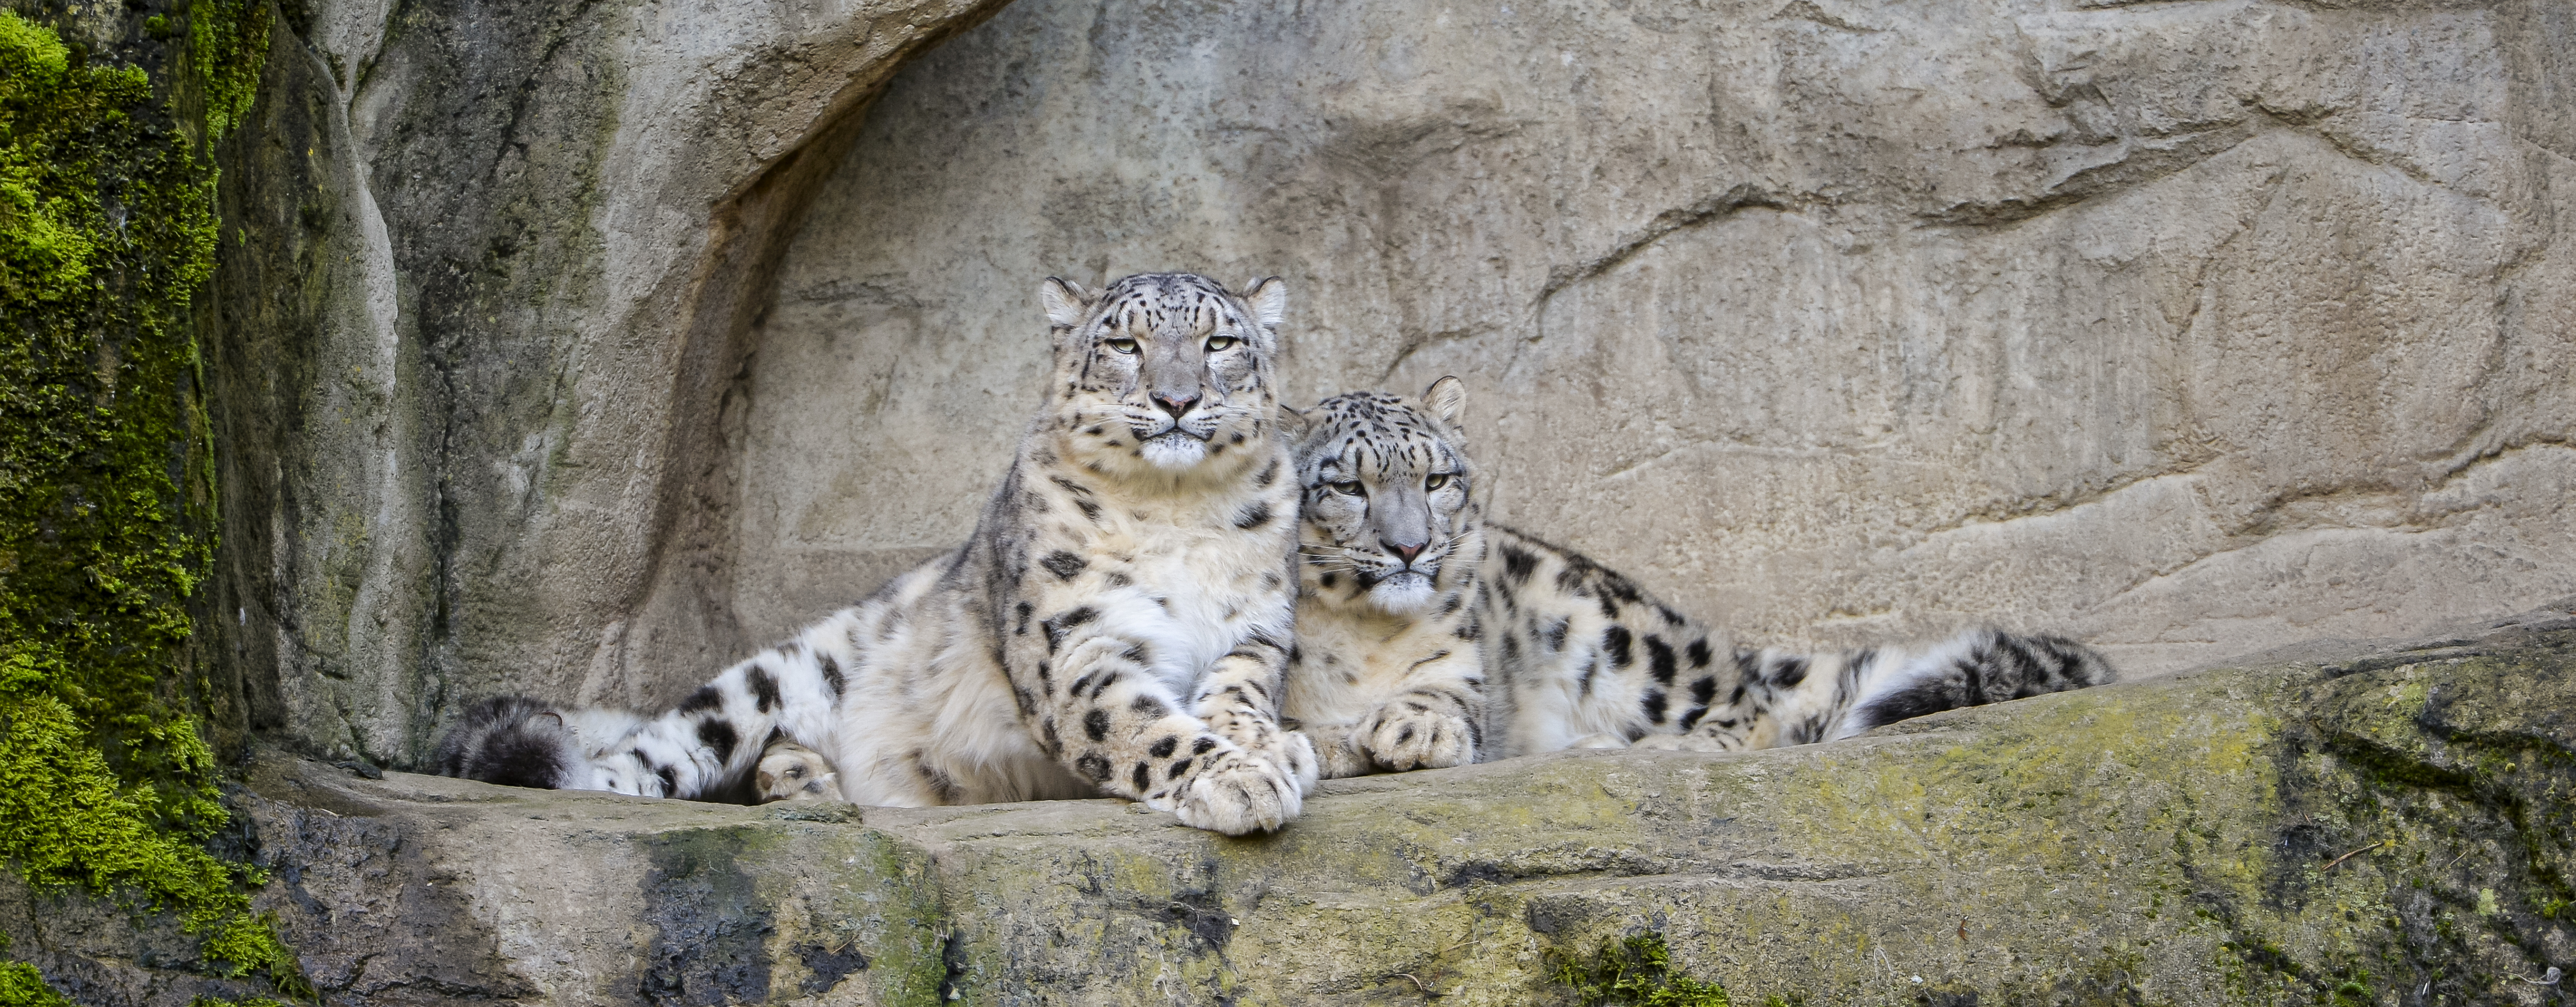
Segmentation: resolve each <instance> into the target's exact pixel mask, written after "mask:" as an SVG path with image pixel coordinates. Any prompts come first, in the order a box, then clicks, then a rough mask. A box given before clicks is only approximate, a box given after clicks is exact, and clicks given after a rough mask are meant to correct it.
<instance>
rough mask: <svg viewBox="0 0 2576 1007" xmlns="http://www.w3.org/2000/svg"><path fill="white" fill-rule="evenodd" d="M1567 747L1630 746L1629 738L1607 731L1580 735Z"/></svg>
mask: <svg viewBox="0 0 2576 1007" xmlns="http://www.w3.org/2000/svg"><path fill="white" fill-rule="evenodd" d="M1565 747H1567V748H1626V747H1628V739H1626V738H1622V737H1620V736H1618V735H1616V734H1609V733H1606V732H1605V733H1601V734H1587V735H1584V736H1582V737H1580V738H1576V739H1574V743H1573V744H1571V745H1567V746H1565Z"/></svg>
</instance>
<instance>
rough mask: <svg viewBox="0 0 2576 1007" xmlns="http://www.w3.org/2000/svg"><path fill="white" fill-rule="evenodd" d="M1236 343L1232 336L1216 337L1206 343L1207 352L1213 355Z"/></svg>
mask: <svg viewBox="0 0 2576 1007" xmlns="http://www.w3.org/2000/svg"><path fill="white" fill-rule="evenodd" d="M1237 341H1238V340H1236V339H1235V338H1234V337H1233V336H1216V337H1214V338H1211V339H1209V340H1208V341H1207V351H1208V352H1210V353H1214V352H1216V351H1218V350H1222V349H1226V348H1227V347H1230V346H1233V345H1234V344H1235V343H1236V342H1237Z"/></svg>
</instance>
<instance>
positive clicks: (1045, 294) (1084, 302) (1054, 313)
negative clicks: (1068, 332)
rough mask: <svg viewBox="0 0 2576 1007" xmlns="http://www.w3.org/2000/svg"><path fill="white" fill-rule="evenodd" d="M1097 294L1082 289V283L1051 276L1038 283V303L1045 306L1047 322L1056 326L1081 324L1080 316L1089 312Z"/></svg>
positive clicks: (1067, 326) (1065, 326)
mask: <svg viewBox="0 0 2576 1007" xmlns="http://www.w3.org/2000/svg"><path fill="white" fill-rule="evenodd" d="M1097 296H1098V295H1095V294H1093V293H1092V292H1091V291H1088V290H1084V289H1082V284H1079V283H1075V282H1073V281H1071V280H1063V279H1057V278H1056V277H1052V276H1050V277H1047V278H1046V282H1044V283H1040V284H1038V303H1039V304H1041V305H1044V306H1045V307H1046V316H1047V324H1049V325H1053V326H1055V327H1057V328H1062V329H1070V328H1073V327H1075V326H1077V325H1081V324H1082V316H1084V315H1087V314H1090V313H1091V302H1092V300H1093V299H1094V298H1096V297H1097Z"/></svg>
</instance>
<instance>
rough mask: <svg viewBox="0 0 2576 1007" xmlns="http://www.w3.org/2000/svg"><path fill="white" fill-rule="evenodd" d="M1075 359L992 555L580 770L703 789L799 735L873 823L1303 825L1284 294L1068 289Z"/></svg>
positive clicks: (991, 520)
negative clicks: (902, 810) (1293, 726)
mask: <svg viewBox="0 0 2576 1007" xmlns="http://www.w3.org/2000/svg"><path fill="white" fill-rule="evenodd" d="M1040 299H1041V301H1042V302H1043V303H1044V306H1045V308H1046V315H1047V319H1048V322H1049V325H1050V331H1051V333H1052V341H1053V343H1054V354H1055V366H1054V371H1053V374H1052V376H1051V377H1050V379H1049V381H1048V385H1047V390H1046V401H1045V405H1044V407H1043V408H1042V409H1041V410H1040V411H1039V413H1038V416H1037V418H1036V419H1035V420H1034V421H1033V422H1032V423H1031V425H1030V428H1029V432H1028V434H1027V435H1026V436H1025V437H1024V438H1023V439H1022V441H1021V444H1020V447H1019V450H1018V454H1017V457H1016V458H1014V460H1013V462H1012V464H1011V468H1010V470H1009V472H1008V473H1007V474H1005V475H1004V476H1003V478H1002V483H1001V486H1000V487H999V488H998V489H997V490H996V491H995V492H994V494H993V496H992V498H991V501H990V502H989V503H988V504H987V505H986V506H985V508H984V513H983V516H982V518H981V520H980V521H979V522H978V523H977V525H976V529H975V533H974V536H973V537H972V538H971V539H970V540H968V541H967V543H966V544H965V545H963V546H961V547H959V548H958V549H956V550H953V551H951V552H950V553H948V554H946V555H945V556H942V557H939V558H937V559H934V560H932V561H930V562H928V563H926V564H924V565H922V566H920V567H917V568H915V569H913V570H912V571H910V572H908V573H905V574H903V575H901V576H899V577H896V578H895V579H894V580H893V581H892V582H890V583H888V584H886V585H885V586H884V587H883V588H881V589H879V590H878V591H877V592H876V593H875V594H874V595H872V596H870V597H869V598H868V599H867V600H865V601H863V602H861V603H860V604H859V605H857V606H856V607H853V608H850V609H846V610H844V611H841V612H838V613H834V614H833V615H831V616H829V617H827V618H825V619H823V620H822V621H821V622H818V623H816V624H815V625H813V626H812V627H809V628H807V629H806V630H805V631H804V632H802V633H800V634H798V635H797V637H796V638H795V639H792V640H789V641H788V642H786V643H784V644H781V645H779V646H778V647H775V648H773V649H771V650H769V651H767V652H765V653H762V654H759V655H757V656H754V657H752V658H751V659H749V660H746V661H744V662H742V663H740V664H737V665H735V666H733V667H731V668H728V669H726V670H725V671H724V672H723V673H721V674H719V675H717V676H716V677H715V679H714V681H712V682H710V683H708V684H707V685H705V686H703V687H701V688H699V689H698V690H697V691H695V692H693V693H691V694H690V695H689V696H688V698H686V699H684V700H683V701H681V703H680V704H679V705H678V707H677V708H675V709H672V710H670V711H668V712H666V713H664V714H662V715H661V716H659V717H657V718H655V719H653V720H651V721H649V722H646V723H644V724H643V725H641V726H640V727H638V728H637V729H636V730H635V731H634V732H632V734H631V735H630V736H629V737H628V738H627V739H626V745H625V747H624V748H623V750H621V751H617V752H612V753H609V754H608V755H607V756H606V757H604V758H601V759H596V760H591V764H590V765H589V766H588V767H587V768H586V769H584V770H582V771H580V772H576V773H573V774H569V776H568V778H572V779H582V778H584V774H587V778H588V779H589V780H590V781H591V782H590V783H589V784H588V785H590V786H596V787H599V788H600V789H609V790H618V791H621V792H626V793H641V794H647V795H657V796H674V797H701V796H707V795H712V794H716V793H719V792H722V791H724V790H726V789H727V788H729V787H733V786H736V785H739V784H741V783H742V782H744V781H745V780H746V779H747V777H748V776H749V775H750V774H751V772H752V770H753V766H754V764H755V763H757V762H759V761H760V760H761V759H762V756H763V753H764V752H765V751H768V750H772V749H773V748H774V745H772V744H770V743H771V742H774V741H780V740H783V741H788V742H794V743H796V744H799V745H803V746H807V747H808V748H810V749H812V750H814V751H816V752H820V753H825V754H826V755H828V756H829V763H830V766H831V767H833V768H834V769H836V770H837V772H838V775H839V782H840V792H841V796H843V797H845V798H846V799H848V800H850V801H853V802H856V803H860V804H877V805H904V806H920V805H938V804H975V803H987V802H995V801H1014V800H1028V799H1038V798H1051V797H1076V796H1090V795H1095V794H1110V795H1115V796H1119V797H1125V798H1128V799H1131V800H1137V801H1142V802H1145V803H1146V804H1148V805H1149V806H1152V807H1154V808H1157V809H1161V810H1168V811H1171V812H1173V813H1174V814H1176V815H1177V816H1178V817H1179V818H1180V820H1181V821H1183V822H1186V823H1188V824H1190V825H1194V826H1198V827H1200V828H1206V829H1213V830H1215V831H1218V832H1224V833H1228V834H1241V833H1246V832H1251V831H1256V830H1263V829H1275V828H1277V827H1279V826H1280V825H1281V824H1282V823H1284V822H1286V821H1287V820H1289V819H1291V818H1294V817H1296V815H1297V814H1298V812H1299V810H1300V808H1301V807H1302V798H1303V795H1304V792H1305V789H1306V787H1307V786H1308V785H1310V784H1311V783H1312V782H1313V781H1314V779H1315V776H1316V764H1315V756H1314V753H1313V750H1312V748H1311V747H1310V746H1309V745H1308V743H1307V741H1306V739H1305V738H1304V737H1303V736H1301V735H1298V734H1295V733H1293V732H1288V731H1283V730H1281V729H1280V727H1279V725H1278V722H1277V720H1276V712H1277V708H1278V701H1279V695H1280V688H1281V683H1280V679H1281V674H1282V672H1283V671H1284V669H1285V668H1286V665H1287V656H1288V655H1287V650H1288V641H1289V640H1290V638H1291V634H1292V628H1293V623H1292V619H1293V616H1294V603H1295V589H1294V585H1293V584H1292V583H1291V581H1290V580H1289V578H1290V576H1291V574H1292V572H1293V571H1292V569H1291V564H1292V552H1293V549H1294V544H1295V528H1294V520H1293V515H1294V514H1295V513H1296V504H1297V487H1296V481H1295V479H1294V478H1293V477H1292V475H1291V473H1290V472H1289V469H1288V455H1287V444H1286V439H1285V437H1283V436H1282V435H1281V431H1280V430H1279V428H1278V424H1277V419H1276V416H1275V413H1276V410H1277V401H1276V392H1275V388H1276V368H1277V361H1278V356H1279V341H1278V335H1277V326H1278V324H1279V321H1280V316H1281V312H1282V309H1283V307H1284V302H1285V293H1284V287H1283V285H1282V284H1281V283H1280V282H1279V281H1278V280H1277V279H1270V280H1264V281H1261V282H1259V283H1256V284H1254V285H1253V286H1252V287H1251V288H1250V289H1249V290H1248V291H1246V292H1245V293H1244V294H1242V295H1240V296H1237V295H1236V294H1234V293H1231V292H1229V291H1227V290H1225V289H1224V288H1223V287H1221V286H1219V285H1218V284H1216V283H1215V282H1213V281H1210V280H1207V279H1205V278H1203V277H1198V276H1192V275H1188V274H1149V275H1140V276H1131V277H1128V278H1126V279H1123V280H1120V281H1118V282H1116V283H1114V284H1111V285H1110V286H1109V287H1108V288H1107V289H1105V290H1103V291H1100V292H1098V293H1093V292H1091V291H1087V290H1084V289H1083V288H1081V287H1079V286H1077V285H1074V284H1071V283H1066V282H1064V281H1061V280H1054V279H1050V280H1048V281H1047V282H1046V283H1045V284H1044V285H1043V286H1042V287H1041V290H1040Z"/></svg>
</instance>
